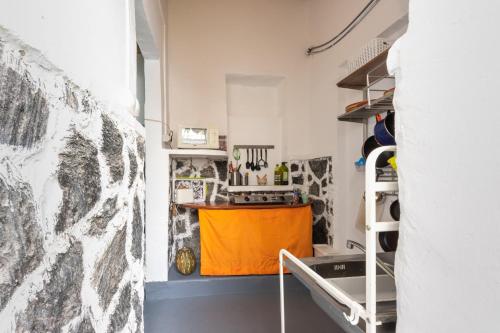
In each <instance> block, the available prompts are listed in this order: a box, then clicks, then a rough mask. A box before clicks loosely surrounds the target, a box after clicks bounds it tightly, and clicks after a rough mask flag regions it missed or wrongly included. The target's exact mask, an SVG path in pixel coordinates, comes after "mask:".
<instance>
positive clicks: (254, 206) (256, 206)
mask: <svg viewBox="0 0 500 333" xmlns="http://www.w3.org/2000/svg"><path fill="white" fill-rule="evenodd" d="M310 205H311V202H308V203H305V204H302V203H301V204H260V205H259V204H248V205H235V204H232V203H230V202H222V203H193V204H189V203H185V204H179V206H182V207H186V208H192V209H212V210H228V209H232V210H233V209H275V208H301V207H306V206H310Z"/></svg>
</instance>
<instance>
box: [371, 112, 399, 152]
mask: <svg viewBox="0 0 500 333" xmlns="http://www.w3.org/2000/svg"><path fill="white" fill-rule="evenodd" d="M373 132H374V134H375V139H376V140H377V142H378V143H379V144H380V145H381V146H392V145H395V144H396V140H395V139H394V113H393V112H388V113H387V116H385V118H384V119H382V120H381V121H379V122H377V124H375V129H374V130H373Z"/></svg>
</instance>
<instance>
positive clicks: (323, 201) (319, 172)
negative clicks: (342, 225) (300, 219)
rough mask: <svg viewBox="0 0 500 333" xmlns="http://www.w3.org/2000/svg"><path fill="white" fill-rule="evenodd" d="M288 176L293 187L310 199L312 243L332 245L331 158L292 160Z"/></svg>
mask: <svg viewBox="0 0 500 333" xmlns="http://www.w3.org/2000/svg"><path fill="white" fill-rule="evenodd" d="M290 176H291V178H292V185H293V187H294V188H295V189H300V190H301V191H302V192H306V193H307V194H308V195H309V198H310V200H312V210H313V243H314V244H330V245H333V235H334V234H333V186H334V185H333V158H332V157H331V156H328V157H320V158H313V159H307V160H292V161H290Z"/></svg>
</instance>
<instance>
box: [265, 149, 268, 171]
mask: <svg viewBox="0 0 500 333" xmlns="http://www.w3.org/2000/svg"><path fill="white" fill-rule="evenodd" d="M265 151H266V159H265V160H264V168H267V167H269V164H268V163H267V149H266V150H265Z"/></svg>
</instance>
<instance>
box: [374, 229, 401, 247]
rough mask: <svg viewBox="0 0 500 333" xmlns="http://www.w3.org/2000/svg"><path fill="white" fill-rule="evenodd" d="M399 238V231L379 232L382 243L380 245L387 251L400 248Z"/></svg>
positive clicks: (379, 239)
mask: <svg viewBox="0 0 500 333" xmlns="http://www.w3.org/2000/svg"><path fill="white" fill-rule="evenodd" d="M398 239H399V232H398V231H388V232H381V233H379V234H378V241H379V243H380V247H381V248H382V250H384V251H385V252H394V251H396V249H397V248H398Z"/></svg>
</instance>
